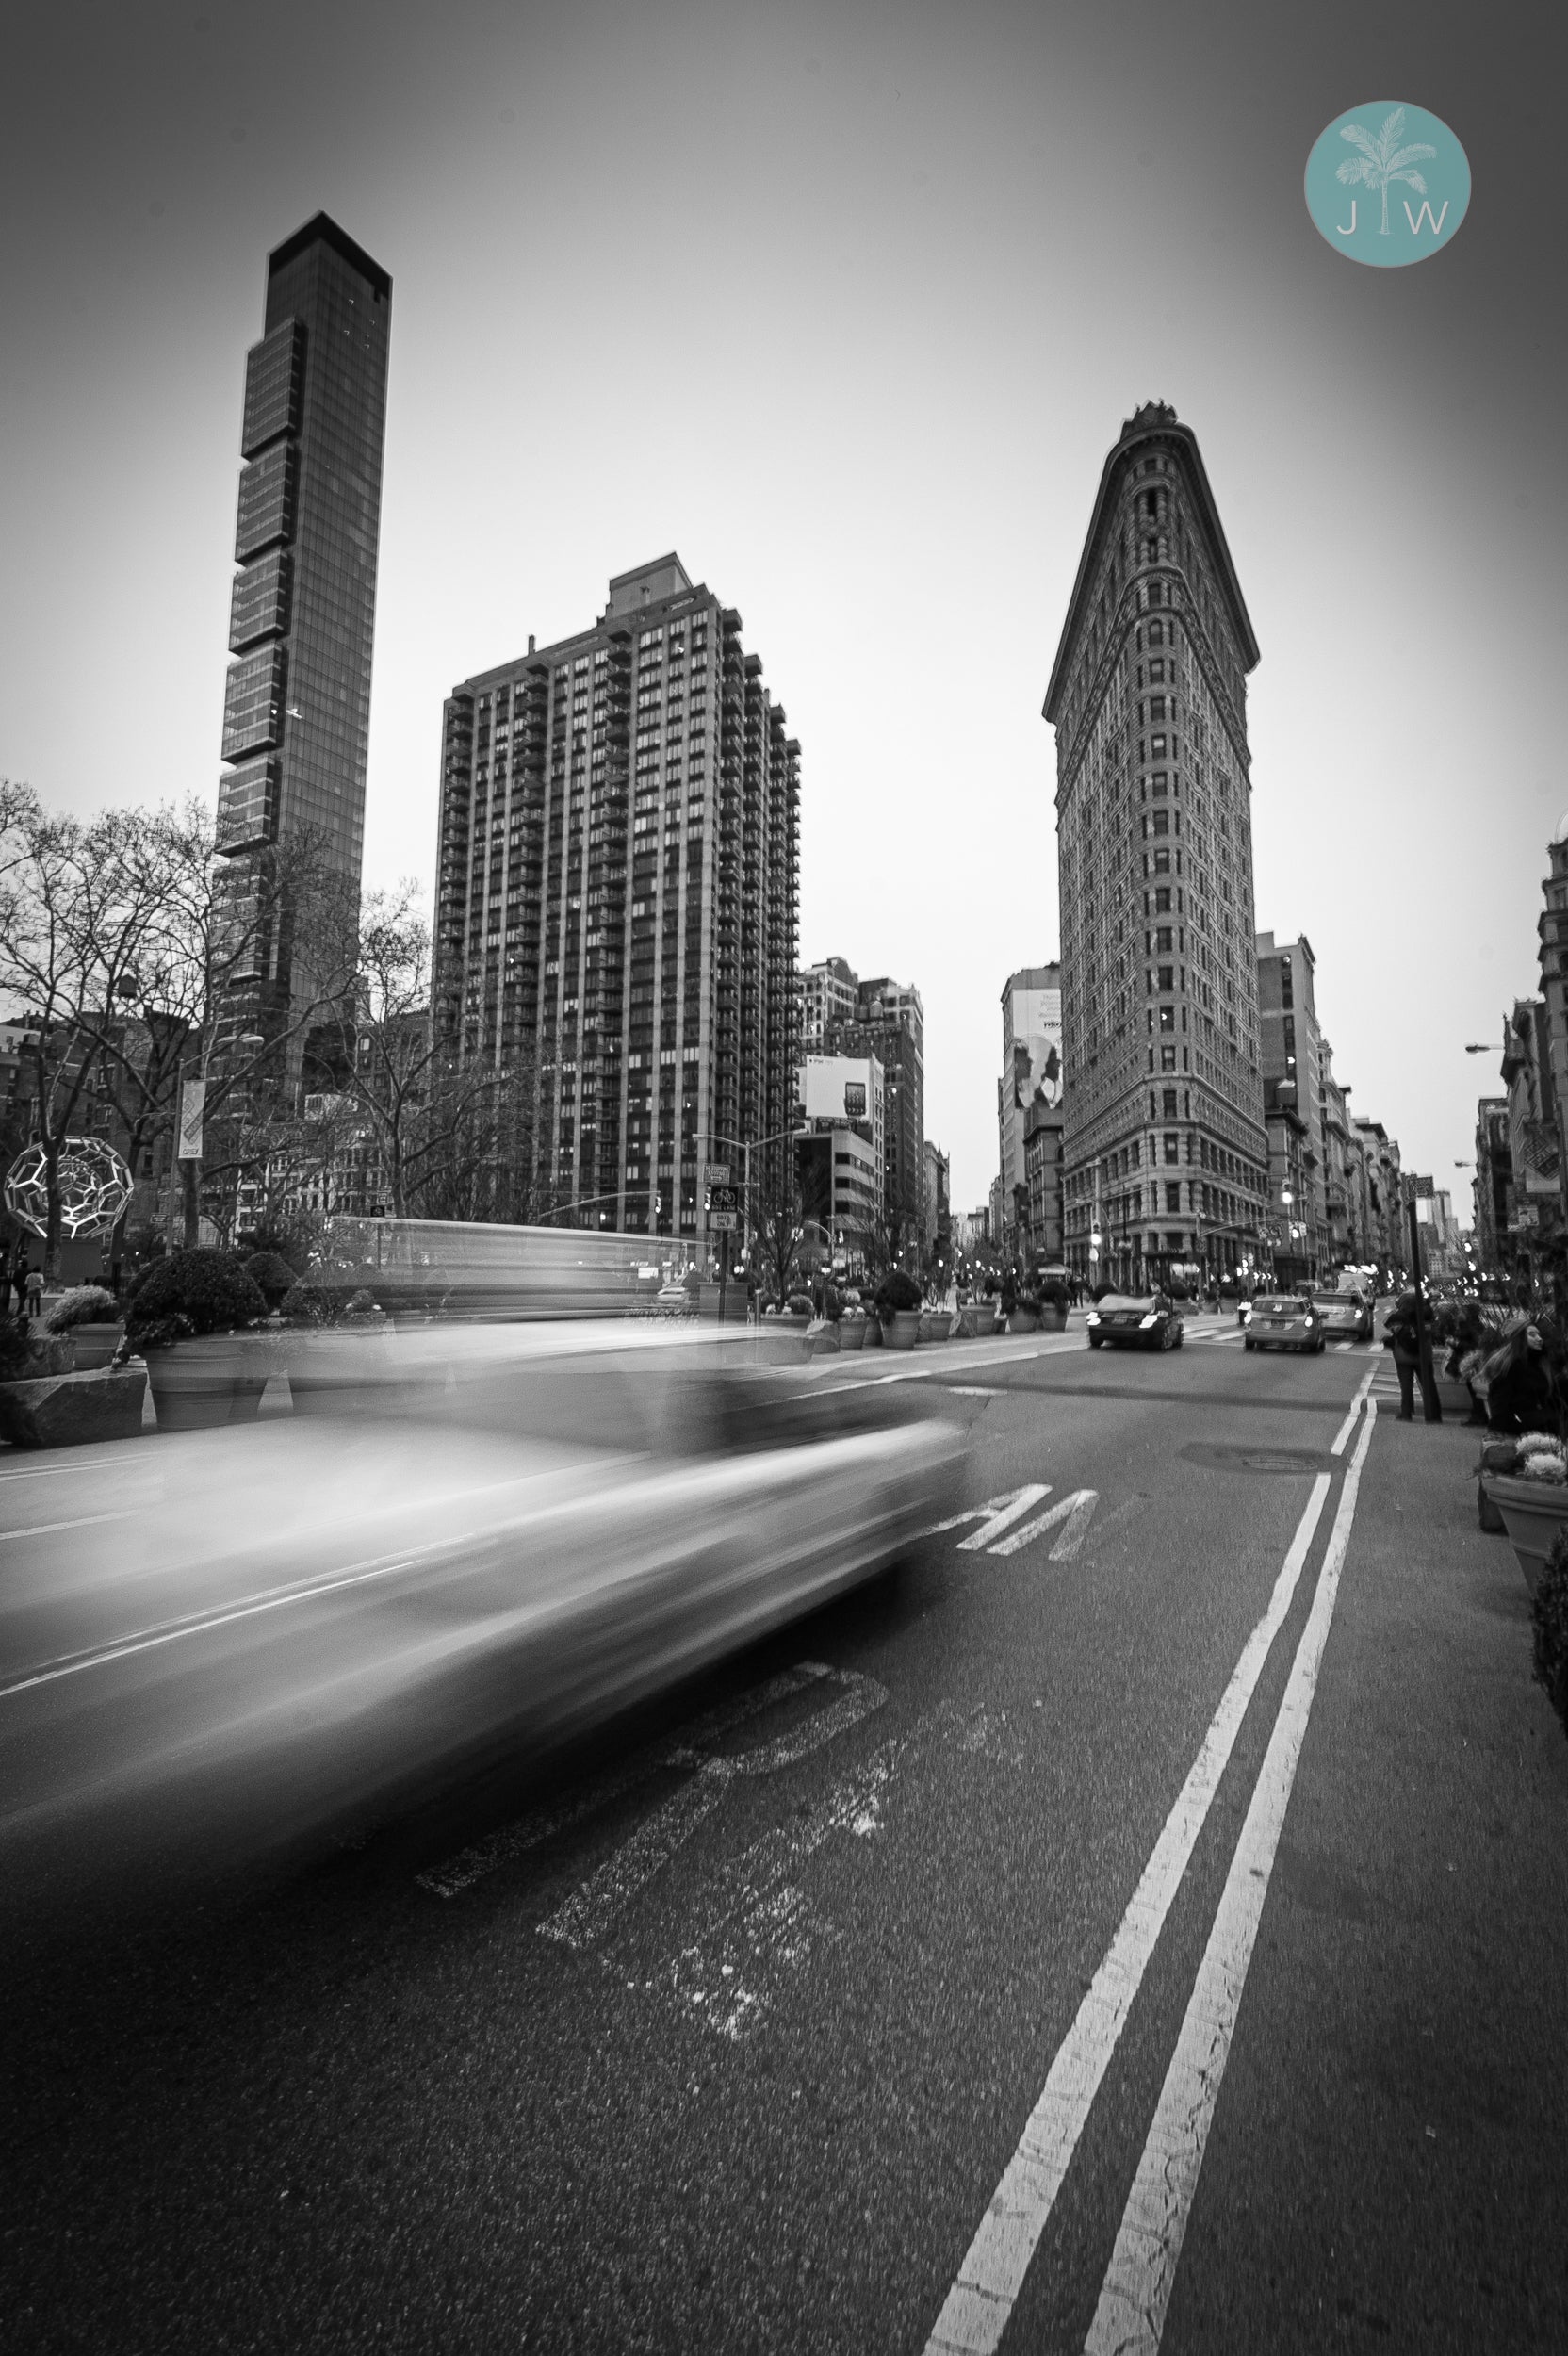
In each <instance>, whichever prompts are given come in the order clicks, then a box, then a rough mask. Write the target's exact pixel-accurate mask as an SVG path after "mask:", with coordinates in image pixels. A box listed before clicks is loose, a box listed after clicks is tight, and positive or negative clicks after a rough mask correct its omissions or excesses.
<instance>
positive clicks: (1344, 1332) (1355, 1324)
mask: <svg viewBox="0 0 1568 2356" xmlns="http://www.w3.org/2000/svg"><path fill="white" fill-rule="evenodd" d="M1313 1305H1314V1307H1315V1310H1316V1312H1317V1315H1318V1317H1319V1318H1320V1319H1321V1320H1322V1325H1323V1331H1324V1333H1326V1334H1327V1336H1328V1338H1329V1340H1330V1341H1331V1342H1369V1341H1370V1340H1371V1339H1372V1304H1371V1302H1370V1301H1368V1300H1367V1299H1366V1298H1365V1296H1364V1294H1362V1293H1343V1292H1331V1293H1317V1294H1315V1296H1314V1300H1313Z"/></svg>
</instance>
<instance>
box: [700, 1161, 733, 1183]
mask: <svg viewBox="0 0 1568 2356" xmlns="http://www.w3.org/2000/svg"><path fill="white" fill-rule="evenodd" d="M702 1183H703V1185H704V1186H728V1184H729V1164H728V1163H727V1162H704V1164H703V1166H702Z"/></svg>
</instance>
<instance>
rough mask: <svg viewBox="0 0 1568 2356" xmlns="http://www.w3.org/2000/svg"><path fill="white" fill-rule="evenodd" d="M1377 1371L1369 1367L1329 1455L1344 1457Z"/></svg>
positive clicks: (1330, 1446) (1332, 1442) (1336, 1434)
mask: <svg viewBox="0 0 1568 2356" xmlns="http://www.w3.org/2000/svg"><path fill="white" fill-rule="evenodd" d="M1377 1371H1378V1369H1377V1367H1376V1366H1368V1367H1367V1369H1366V1372H1365V1373H1364V1375H1363V1377H1362V1380H1361V1387H1360V1389H1359V1390H1358V1391H1357V1393H1356V1395H1355V1398H1354V1399H1352V1400H1351V1401H1350V1406H1349V1412H1348V1415H1346V1418H1345V1421H1344V1422H1343V1423H1342V1424H1341V1425H1340V1427H1339V1430H1338V1431H1337V1432H1335V1433H1334V1436H1333V1438H1332V1439H1331V1441H1330V1443H1329V1454H1330V1455H1331V1456H1343V1455H1344V1453H1345V1443H1346V1441H1347V1440H1348V1438H1349V1436H1350V1434H1351V1432H1353V1431H1354V1430H1355V1428H1356V1417H1357V1416H1358V1415H1360V1414H1361V1411H1362V1409H1363V1407H1364V1405H1365V1403H1366V1396H1367V1393H1368V1392H1369V1391H1370V1390H1371V1388H1372V1383H1373V1378H1374V1377H1375V1376H1376V1374H1377Z"/></svg>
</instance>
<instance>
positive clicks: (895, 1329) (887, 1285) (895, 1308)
mask: <svg viewBox="0 0 1568 2356" xmlns="http://www.w3.org/2000/svg"><path fill="white" fill-rule="evenodd" d="M876 1314H877V1317H878V1319H879V1321H880V1323H881V1327H882V1340H883V1345H884V1347H885V1348H887V1349H889V1350H913V1348H914V1346H915V1344H916V1342H918V1341H919V1339H920V1286H919V1285H918V1284H916V1283H915V1280H914V1278H913V1277H912V1276H907V1275H906V1274H905V1272H904V1270H903V1269H902V1268H890V1269H889V1270H888V1273H887V1275H886V1276H884V1278H883V1279H882V1282H881V1284H878V1286H877V1288H876Z"/></svg>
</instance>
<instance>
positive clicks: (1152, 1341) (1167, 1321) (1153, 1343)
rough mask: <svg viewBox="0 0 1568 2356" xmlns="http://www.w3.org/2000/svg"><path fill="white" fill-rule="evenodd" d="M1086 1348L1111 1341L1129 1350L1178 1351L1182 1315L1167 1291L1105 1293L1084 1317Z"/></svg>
mask: <svg viewBox="0 0 1568 2356" xmlns="http://www.w3.org/2000/svg"><path fill="white" fill-rule="evenodd" d="M1084 1322H1085V1324H1086V1326H1087V1327H1088V1332H1089V1348H1090V1349H1091V1350H1098V1349H1099V1348H1100V1345H1101V1343H1102V1342H1115V1343H1116V1344H1117V1345H1118V1347H1119V1348H1122V1347H1125V1348H1126V1349H1129V1350H1180V1349H1181V1347H1182V1318H1181V1313H1180V1311H1179V1310H1178V1309H1177V1307H1176V1304H1175V1302H1174V1301H1172V1300H1171V1298H1170V1295H1169V1294H1168V1293H1106V1294H1105V1295H1104V1296H1103V1298H1102V1299H1101V1300H1099V1301H1096V1302H1095V1305H1094V1307H1093V1308H1092V1309H1091V1310H1090V1311H1089V1313H1088V1315H1087V1317H1086V1318H1085V1319H1084Z"/></svg>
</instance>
